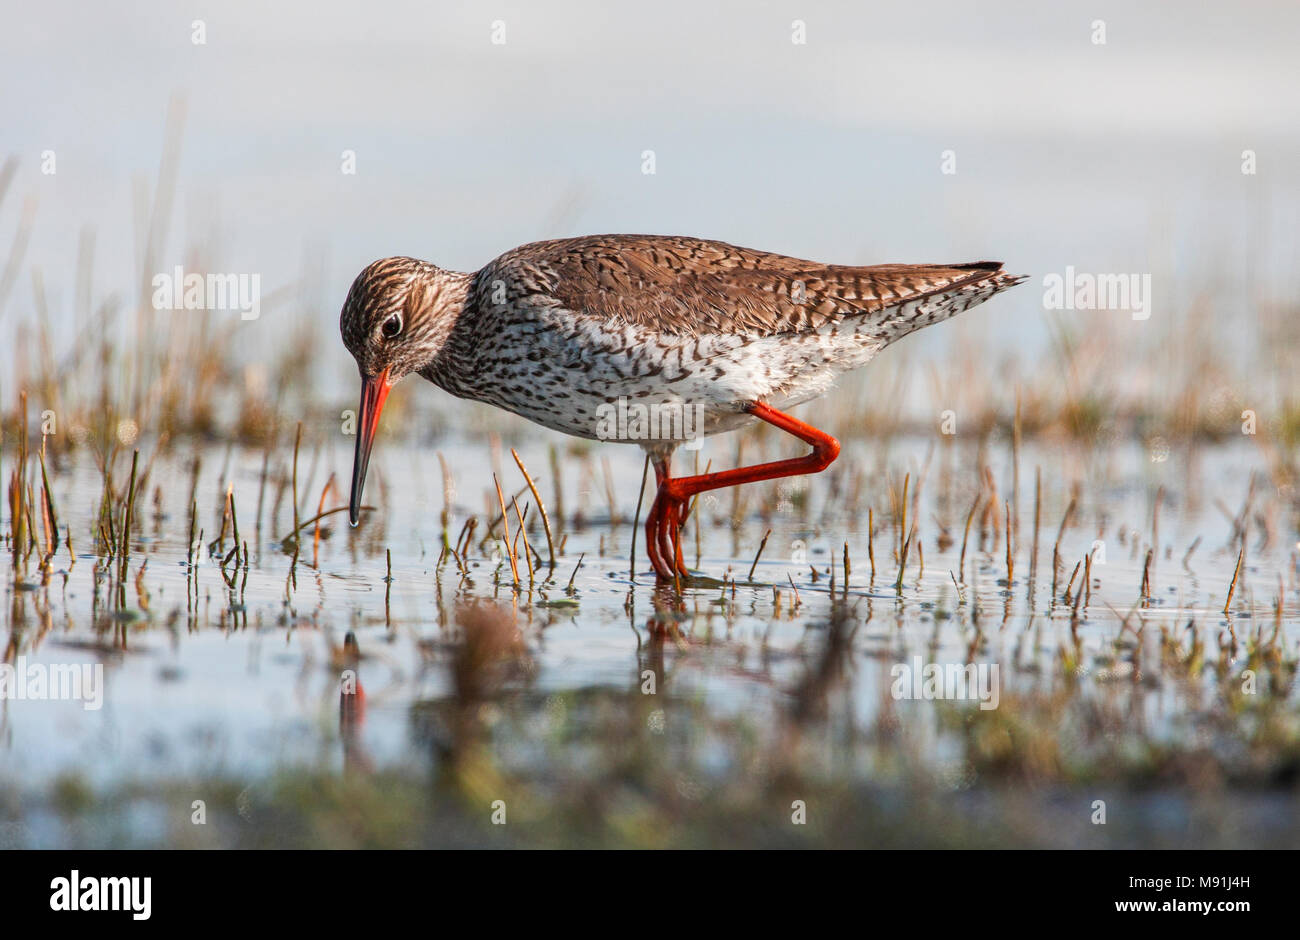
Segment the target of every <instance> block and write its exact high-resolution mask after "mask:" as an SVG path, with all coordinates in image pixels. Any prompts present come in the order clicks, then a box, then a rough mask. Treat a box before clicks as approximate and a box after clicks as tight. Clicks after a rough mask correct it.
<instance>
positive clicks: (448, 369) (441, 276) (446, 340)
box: [420, 270, 474, 394]
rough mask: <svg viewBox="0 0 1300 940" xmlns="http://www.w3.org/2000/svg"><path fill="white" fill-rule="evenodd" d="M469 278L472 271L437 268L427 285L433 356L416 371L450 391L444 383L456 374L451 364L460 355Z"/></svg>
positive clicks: (449, 381) (446, 383) (457, 371)
mask: <svg viewBox="0 0 1300 940" xmlns="http://www.w3.org/2000/svg"><path fill="white" fill-rule="evenodd" d="M473 278H474V275H473V274H465V273H462V272H460V271H444V270H439V271H438V276H437V278H436V281H435V283H433V284H432V285H430V287H429V290H430V291H431V292H432V293H433V297H432V309H433V316H432V318H431V321H432V322H431V324H430V326H429V327H428V330H429V336H428V347H429V348H430V349H431V350H433V356H432V358H430V359H429V361H428V362H427V363H426V364H425V365H424V367H423V368H421V369H420V374H421V375H422V376H424V377H425V378H426V379H428V380H429V381H430V382H433V383H434V384H435V385H440V386H442V387H443V388H444V389H446V390H447V391H449V392H452V393H453V394H455V393H456V390H455V389H454V388H451V387H450V386H449V384H448V383H452V382H454V381H455V378H456V376H457V374H458V373H459V370H458V369H457V368H455V365H456V360H457V359H458V358H459V357H460V356H461V355H463V353H462V352H461V351H459V347H460V346H461V345H463V342H462V340H463V336H462V334H463V333H464V332H465V326H466V324H465V323H464V322H463V319H464V316H465V313H466V310H467V308H468V304H469V291H470V283H471V281H472V280H473Z"/></svg>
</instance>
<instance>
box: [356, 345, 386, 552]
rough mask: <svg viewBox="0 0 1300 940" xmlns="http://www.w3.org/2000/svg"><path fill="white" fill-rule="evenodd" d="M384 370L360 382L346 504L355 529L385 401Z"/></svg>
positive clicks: (359, 515)
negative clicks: (358, 413)
mask: <svg viewBox="0 0 1300 940" xmlns="http://www.w3.org/2000/svg"><path fill="white" fill-rule="evenodd" d="M390 387H391V386H390V385H389V384H388V370H387V369H385V370H384V371H383V372H380V373H379V374H378V375H375V376H371V377H369V378H366V379H363V380H362V383H361V414H360V415H359V420H358V425H359V426H358V428H357V452H356V456H355V457H354V458H353V460H352V500H351V502H350V503H349V504H348V519H349V521H350V522H351V523H352V524H353V525H354V526H355V525H356V524H357V521H358V520H359V519H360V517H361V491H362V490H363V489H364V488H365V485H366V468H367V467H369V466H370V448H371V447H373V446H374V444H375V432H376V431H378V430H379V413H380V412H381V411H383V410H384V401H385V400H386V399H387V398H388V390H389V388H390Z"/></svg>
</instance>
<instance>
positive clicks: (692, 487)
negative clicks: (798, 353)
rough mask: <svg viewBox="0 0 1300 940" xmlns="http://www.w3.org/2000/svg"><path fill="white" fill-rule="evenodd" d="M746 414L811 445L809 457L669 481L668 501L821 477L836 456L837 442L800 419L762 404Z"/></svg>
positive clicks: (680, 501) (666, 486)
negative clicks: (784, 479)
mask: <svg viewBox="0 0 1300 940" xmlns="http://www.w3.org/2000/svg"><path fill="white" fill-rule="evenodd" d="M745 410H746V411H748V412H749V413H750V414H752V415H753V416H754V417H755V418H759V419H761V420H763V421H766V422H767V423H768V424H771V425H774V426H776V427H778V428H780V429H781V430H782V431H786V432H788V433H790V434H793V435H794V436H795V437H797V438H799V440H801V441H804V442H805V443H808V444H811V445H812V448H813V450H812V453H811V454H807V455H805V456H803V457H791V458H790V459H788V460H773V461H771V462H770V463H760V464H756V465H754V466H752V467H736V468H735V469H734V470H719V471H717V472H716V473H704V474H701V475H699V476H695V477H679V478H677V479H675V480H673V479H669V480H666V481H664V483H663V484H661V486H660V491H661V493H664V494H666V495H667V496H668V498H669V500H670V501H672V502H674V503H677V504H679V505H681V504H684V503H685V502H686V500H688V499H690V498H691V497H692V496H694V495H695V494H697V493H703V492H706V491H707V490H716V489H720V488H722V487H724V486H739V485H740V484H742V483H757V482H759V481H760V480H775V479H778V478H780V477H792V476H798V475H800V474H804V473H820V472H821V471H822V470H825V469H826V468H827V467H829V466H830V465H831V463H832V461H834V460H835V458H836V457H838V456H839V453H840V442H839V441H837V440H835V438H833V437H831V436H830V435H829V434H827V433H826V432H825V431H819V430H818V429H817V428H815V427H813V426H812V425H810V424H804V423H803V422H802V421H800V420H799V419H797V418H792V417H790V416H789V415H788V414H786V413H785V412H783V411H777V410H776V409H775V408H771V407H769V406H767V405H765V404H763V403H762V402H754V403H753V404H750V405H747V406H746V407H745Z"/></svg>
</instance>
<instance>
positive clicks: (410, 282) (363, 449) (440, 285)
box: [339, 258, 466, 525]
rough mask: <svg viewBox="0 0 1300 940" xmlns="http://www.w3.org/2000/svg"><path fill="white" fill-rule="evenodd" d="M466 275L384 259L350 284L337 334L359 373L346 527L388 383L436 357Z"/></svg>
mask: <svg viewBox="0 0 1300 940" xmlns="http://www.w3.org/2000/svg"><path fill="white" fill-rule="evenodd" d="M465 280H466V276H465V275H463V274H457V273H456V272H453V271H444V270H442V269H441V268H438V267H435V266H434V265H432V264H429V263H427V262H425V261H419V260H417V259H415V258H383V259H381V260H379V261H375V262H373V263H371V264H369V265H367V266H366V268H365V270H363V271H362V272H361V273H360V274H358V275H357V279H356V280H355V281H353V282H352V289H351V290H349V291H348V299H347V300H346V301H345V302H344V304H343V312H342V313H341V314H340V315H339V332H340V333H342V335H343V345H345V346H347V348H348V352H350V353H352V357H353V358H354V359H356V361H357V368H358V369H359V370H360V372H361V408H360V413H359V414H358V416H357V419H358V420H357V424H358V427H357V450H356V457H355V459H354V461H353V465H352V498H351V505H350V511H349V517H350V519H351V521H352V524H353V525H356V524H357V519H358V516H359V514H360V510H361V491H362V488H363V487H364V486H365V482H366V467H367V466H368V465H369V463H370V448H371V447H372V446H373V445H374V442H375V431H376V430H377V429H378V427H379V414H380V412H381V411H382V410H383V408H384V401H385V400H386V399H387V398H388V392H389V389H391V388H392V387H393V386H394V385H395V384H397V382H398V380H399V379H401V378H403V377H404V376H407V375H410V374H411V373H412V372H418V371H419V370H421V369H423V368H424V367H425V366H427V365H428V364H429V363H431V362H432V361H433V360H434V358H435V357H436V356H437V355H438V352H439V351H440V350H441V349H442V346H443V344H444V343H445V342H446V338H447V334H448V332H449V331H450V328H451V326H452V324H453V323H454V322H455V315H456V313H457V312H458V310H459V308H460V307H461V306H462V305H463V303H464V296H465V293H464V283H465Z"/></svg>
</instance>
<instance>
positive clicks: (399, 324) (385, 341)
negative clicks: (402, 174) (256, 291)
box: [339, 235, 1024, 580]
mask: <svg viewBox="0 0 1300 940" xmlns="http://www.w3.org/2000/svg"><path fill="white" fill-rule="evenodd" d="M1022 280H1024V277H1022V276H1015V275H1010V274H1006V273H1003V271H1002V265H1001V263H999V262H994V261H979V262H975V263H973V264H946V265H941V264H884V265H875V266H872V267H849V266H844V265H829V264H819V263H817V262H812V261H800V260H799V259H797V258H789V257H785V256H782V255H776V254H770V253H768V252H763V251H754V250H752V249H748V248H738V247H736V246H734V245H728V244H725V243H723V242H716V241H707V240H704V239H699V238H684V237H674V236H656V235H593V236H588V237H583V238H565V239H557V240H553V241H544V242H536V243H533V244H529V245H524V246H522V247H520V248H516V249H514V250H513V251H509V252H507V253H505V254H504V255H501V256H500V257H499V258H497V259H496V260H494V261H491V262H489V263H488V264H487V265H486V266H484V267H483V268H481V269H480V270H478V271H476V272H474V273H472V274H464V273H460V272H456V271H447V270H444V269H442V268H439V267H436V266H434V265H432V264H429V263H428V262H425V261H419V260H417V259H415V258H402V257H398V258H384V259H381V260H379V261H376V262H374V263H373V264H370V265H369V266H368V267H366V269H365V270H363V271H362V272H361V273H360V274H359V275H358V276H357V279H356V280H355V281H354V282H353V283H352V288H351V290H349V291H348V297H347V300H346V302H345V303H344V305H343V312H342V315H341V316H340V319H339V329H340V331H341V332H342V334H343V342H344V344H345V345H346V346H347V348H348V350H349V351H350V352H351V353H352V355H353V356H354V357H355V358H356V360H357V366H358V368H359V369H360V370H361V381H362V388H361V408H360V412H361V413H360V416H359V417H360V427H359V429H358V433H357V448H356V459H355V463H354V465H353V470H352V501H351V520H352V524H353V525H356V523H357V517H358V512H359V509H360V506H361V491H362V487H363V486H364V484H365V479H366V467H367V465H368V464H369V461H370V449H371V446H372V445H373V443H374V439H375V430H376V428H377V426H378V424H379V414H380V411H381V409H382V408H383V406H384V401H385V399H386V398H387V397H388V393H389V390H390V389H391V388H392V386H393V385H394V384H395V383H396V382H397V381H398V380H399V379H401V378H402V377H403V376H406V375H409V374H411V373H419V374H420V375H422V376H424V377H425V378H426V379H428V380H429V381H431V382H433V383H434V384H435V385H438V386H440V387H441V388H443V389H445V390H446V391H448V392H450V393H451V394H453V395H456V396H458V397H460V398H470V399H474V400H476V401H483V402H488V403H490V404H493V405H496V406H498V407H500V408H504V409H505V410H507V411H512V412H514V413H515V414H518V415H522V416H523V417H525V418H528V419H529V420H531V421H535V422H536V423H538V424H540V425H542V426H543V427H547V428H551V429H552V430H556V431H563V432H564V433H566V434H572V435H575V436H577V437H583V438H588V439H592V440H609V439H615V440H622V441H626V442H630V443H636V444H640V445H641V446H642V447H644V448H645V450H646V452H647V453H648V454H649V457H650V460H651V463H652V465H653V466H654V470H655V479H656V481H657V483H658V493H657V495H656V496H655V500H654V503H653V504H652V505H651V508H650V513H649V516H648V517H647V519H646V529H645V532H646V549H647V551H648V553H649V556H650V562H651V564H652V565H653V566H654V569H655V572H656V574H657V575H658V576H659V577H660V578H663V579H668V580H672V579H673V578H674V577H675V576H677V575H687V574H688V572H687V570H686V566H685V564H684V563H683V561H682V553H681V545H680V529H681V526H682V523H683V522H684V521H685V519H684V516H685V507H686V505H687V502H688V501H689V500H690V499H691V497H693V496H694V495H695V494H697V493H701V492H704V491H706V490H714V489H718V488H720V487H726V486H737V485H739V484H742V483H752V482H756V481H759V480H771V479H775V478H777V477H786V476H794V475H796V474H805V473H817V472H819V471H821V470H824V469H825V468H826V467H827V466H828V465H830V463H831V462H832V461H833V460H834V459H835V458H836V456H837V455H838V454H839V450H840V445H839V442H838V441H836V440H835V438H833V437H831V436H830V435H829V434H826V433H825V432H823V431H820V430H818V429H817V428H815V427H812V426H811V425H808V424H805V423H804V422H802V421H799V420H798V419H796V418H793V417H791V416H790V415H788V414H785V412H784V409H787V408H790V407H792V406H794V405H797V404H799V403H801V402H806V401H808V400H810V399H813V398H817V397H818V396H820V395H822V394H823V393H824V392H826V391H827V390H828V389H829V388H830V387H831V384H832V382H834V380H835V378H836V377H837V376H838V375H839V374H841V373H843V372H846V371H848V370H850V369H855V368H857V367H858V366H861V365H863V364H865V363H866V362H867V361H868V360H870V359H871V358H872V357H873V356H875V354H876V353H878V352H879V351H880V350H881V349H883V348H884V347H885V346H888V345H889V344H890V343H892V342H894V341H895V340H897V339H900V338H901V337H904V336H906V335H908V334H909V333H912V332H915V331H916V330H919V329H921V328H922V327H924V326H929V325H930V324H932V323H938V322H939V321H941V320H946V319H948V318H949V317H951V316H953V315H955V314H958V313H961V312H962V311H963V310H967V309H969V308H971V307H973V306H975V305H976V304H979V303H983V302H984V301H985V300H988V299H989V298H990V297H992V296H993V295H994V294H996V293H998V292H999V291H1003V290H1006V289H1007V288H1008V287H1011V286H1013V285H1015V284H1018V283H1020V282H1021V281H1022ZM614 407H617V408H621V409H623V411H624V413H626V412H627V411H629V410H633V409H638V408H639V409H641V410H640V411H637V412H636V414H637V415H639V416H644V415H647V414H650V415H653V414H655V413H658V414H666V415H670V416H671V415H677V416H681V415H683V414H693V415H695V416H697V418H698V420H696V421H695V422H687V421H673V420H661V421H657V422H656V421H653V420H652V421H648V422H647V421H618V422H611V421H610V420H609V419H610V412H611V409H612V408H614ZM754 421H766V422H767V423H769V424H772V425H775V426H776V427H778V428H780V429H781V430H783V431H786V432H788V433H789V434H792V435H793V436H795V437H797V438H799V439H800V440H801V441H804V442H805V443H807V444H809V445H811V446H812V451H811V453H809V454H806V455H805V456H802V457H793V458H789V459H786V460H777V461H772V462H769V463H762V464H758V465H756V466H750V467H737V468H735V469H732V470H721V471H718V472H715V473H706V474H702V475H698V476H688V477H673V476H672V473H671V460H672V455H673V452H674V451H675V450H676V449H677V448H678V447H679V446H680V445H681V444H683V443H684V442H686V441H687V440H688V439H692V440H693V439H695V437H696V436H703V435H709V434H717V433H719V432H722V431H730V430H734V429H736V428H739V427H741V426H743V425H746V424H749V423H751V422H754ZM611 427H613V428H617V433H615V434H611ZM688 432H689V433H688Z"/></svg>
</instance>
